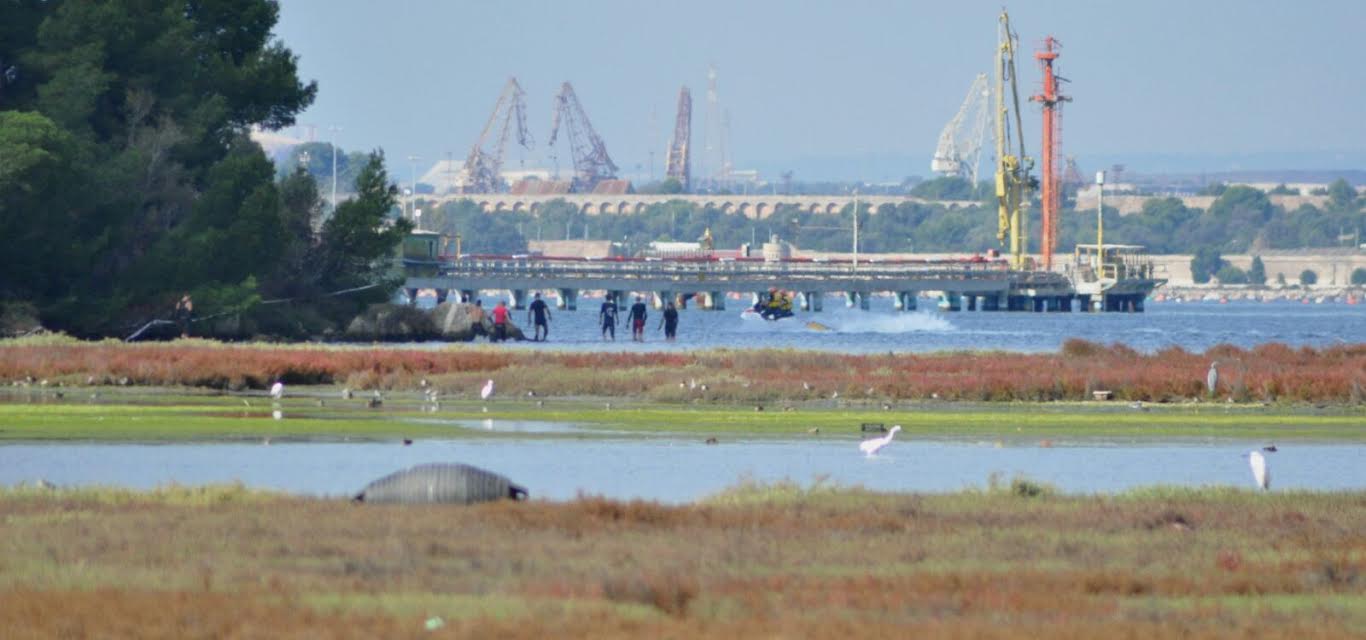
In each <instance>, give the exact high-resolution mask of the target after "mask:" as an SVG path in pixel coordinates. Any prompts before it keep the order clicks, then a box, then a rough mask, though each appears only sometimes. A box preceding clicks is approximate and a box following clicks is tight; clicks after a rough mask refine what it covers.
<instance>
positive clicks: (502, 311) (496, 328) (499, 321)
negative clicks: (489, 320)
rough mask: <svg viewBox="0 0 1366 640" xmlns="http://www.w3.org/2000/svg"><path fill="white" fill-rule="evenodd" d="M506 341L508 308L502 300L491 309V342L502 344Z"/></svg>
mask: <svg viewBox="0 0 1366 640" xmlns="http://www.w3.org/2000/svg"><path fill="white" fill-rule="evenodd" d="M507 339H508V307H507V304H506V303H504V302H503V301H502V300H499V301H498V306H496V307H494V308H493V341H494V342H502V341H503V340H507Z"/></svg>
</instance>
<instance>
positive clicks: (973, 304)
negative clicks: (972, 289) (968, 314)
mask: <svg viewBox="0 0 1366 640" xmlns="http://www.w3.org/2000/svg"><path fill="white" fill-rule="evenodd" d="M963 299H964V300H965V301H966V302H967V307H968V311H976V310H977V296H964V297H963Z"/></svg>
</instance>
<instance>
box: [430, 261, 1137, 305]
mask: <svg viewBox="0 0 1366 640" xmlns="http://www.w3.org/2000/svg"><path fill="white" fill-rule="evenodd" d="M404 264H405V268H406V270H407V272H408V277H407V279H406V282H405V283H404V288H405V290H406V292H407V294H408V296H409V299H416V296H417V291H418V290H421V289H434V290H436V292H437V298H438V301H442V302H444V301H445V300H446V299H447V298H448V296H449V295H450V293H451V292H457V293H458V294H459V295H460V296H461V298H462V299H466V300H470V299H474V298H475V297H477V295H478V292H480V291H489V290H496V291H508V292H510V294H511V302H512V306H513V308H516V309H521V308H524V307H525V305H526V304H527V296H528V292H533V291H554V292H555V293H556V294H557V305H558V306H559V308H561V309H568V310H573V309H576V308H577V306H578V298H579V294H580V292H583V291H606V292H609V293H613V294H616V296H615V297H616V299H617V301H618V304H624V302H625V299H626V297H627V296H628V294H632V293H636V294H649V295H650V298H651V300H652V302H653V303H654V304H655V305H656V306H660V305H662V304H664V302H665V301H676V302H678V303H680V304H681V305H686V304H687V303H688V302H689V301H690V300H691V301H694V302H695V303H698V304H699V306H701V308H704V309H713V310H721V309H724V308H725V300H726V295H727V294H728V293H732V292H739V293H750V294H754V295H755V296H761V295H763V294H764V293H766V292H768V291H769V290H770V289H772V288H777V289H780V290H784V291H793V292H796V294H797V296H796V298H797V299H796V303H797V305H798V306H799V307H800V308H801V309H802V310H804V311H820V310H821V307H822V300H823V299H824V297H825V296H826V295H827V294H843V296H844V298H845V302H846V304H847V305H848V306H851V307H858V308H862V309H867V308H868V301H869V298H870V297H871V296H873V295H874V294H882V293H891V294H892V295H893V297H894V306H895V307H896V308H897V309H901V310H908V311H909V310H914V309H915V308H916V299H917V298H918V297H919V294H920V293H921V292H935V293H937V294H938V295H939V297H940V303H939V306H940V308H942V309H946V310H950V311H960V310H967V311H976V310H981V311H1072V310H1073V306H1074V303H1078V304H1077V306H1078V307H1079V308H1080V309H1081V310H1088V309H1091V308H1092V307H1091V305H1090V302H1089V300H1088V299H1087V296H1081V295H1078V294H1077V292H1076V290H1075V289H1074V288H1073V285H1072V283H1071V281H1070V280H1069V279H1068V278H1067V277H1066V276H1064V275H1062V274H1058V273H1052V272H1043V271H1027V272H1020V271H1011V270H1010V269H1009V266H1008V265H1007V263H1006V262H1005V261H1004V260H999V259H998V260H988V259H984V258H974V259H964V260H936V261H894V262H887V261H876V260H871V261H870V260H865V261H861V262H857V263H855V262H853V261H817V260H806V259H788V260H769V261H765V260H762V259H758V258H737V259H724V258H721V259H718V258H714V257H703V258H674V259H665V258H660V259H655V258H609V259H581V258H550V257H542V256H477V255H464V256H460V257H458V258H457V257H451V256H445V257H438V256H436V255H435V254H433V255H432V256H429V257H412V256H411V255H410V257H408V258H405V259H404ZM1107 310H1115V311H1118V310H1124V311H1142V296H1141V295H1140V296H1137V297H1136V298H1135V299H1134V300H1127V301H1120V304H1116V305H1114V308H1112V309H1107Z"/></svg>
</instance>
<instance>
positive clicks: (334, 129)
mask: <svg viewBox="0 0 1366 640" xmlns="http://www.w3.org/2000/svg"><path fill="white" fill-rule="evenodd" d="M341 130H342V128H341V127H338V126H331V127H328V128H327V132H328V133H330V134H332V135H331V138H332V143H331V146H332V210H333V211H336V210H337V134H338V133H341Z"/></svg>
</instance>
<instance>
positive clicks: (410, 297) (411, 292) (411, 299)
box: [403, 288, 417, 306]
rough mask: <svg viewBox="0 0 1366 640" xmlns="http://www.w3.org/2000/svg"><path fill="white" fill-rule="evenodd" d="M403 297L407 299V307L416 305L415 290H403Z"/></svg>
mask: <svg viewBox="0 0 1366 640" xmlns="http://www.w3.org/2000/svg"><path fill="white" fill-rule="evenodd" d="M403 295H405V296H407V297H408V306H413V305H415V304H417V289H407V288H405V289H404V290H403Z"/></svg>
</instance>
